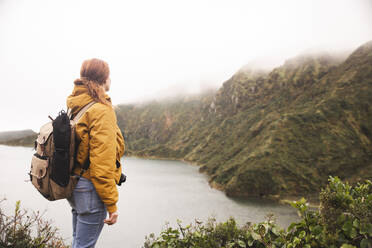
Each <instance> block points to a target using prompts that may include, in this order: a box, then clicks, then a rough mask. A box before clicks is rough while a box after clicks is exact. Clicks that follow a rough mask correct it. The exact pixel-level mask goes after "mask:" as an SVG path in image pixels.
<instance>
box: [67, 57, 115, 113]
mask: <svg viewBox="0 0 372 248" xmlns="http://www.w3.org/2000/svg"><path fill="white" fill-rule="evenodd" d="M109 75H110V69H109V66H108V64H107V63H106V62H105V61H103V60H100V59H96V58H93V59H88V60H85V61H84V62H83V64H82V65H81V69H80V78H78V79H76V80H75V81H74V83H75V84H79V83H81V84H84V85H85V86H87V88H88V91H89V95H90V96H91V97H92V98H93V99H94V100H95V101H97V102H100V103H103V104H106V105H110V106H111V102H110V101H108V100H107V99H106V98H105V90H104V89H103V87H102V86H103V85H104V84H105V83H106V80H107V79H108V77H109Z"/></svg>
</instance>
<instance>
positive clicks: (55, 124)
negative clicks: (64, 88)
mask: <svg viewBox="0 0 372 248" xmlns="http://www.w3.org/2000/svg"><path fill="white" fill-rule="evenodd" d="M94 103H95V102H94V101H93V102H90V103H88V104H87V105H86V106H84V107H83V108H82V109H81V110H80V111H79V112H78V113H77V114H76V116H75V117H73V118H72V115H71V110H70V109H69V110H67V113H66V112H65V111H63V110H62V111H60V112H59V114H58V116H57V117H56V118H55V119H54V120H53V119H52V118H51V117H50V116H49V118H50V119H51V120H52V121H51V122H48V123H46V124H45V125H43V126H42V127H41V128H40V133H39V134H38V137H37V139H36V141H35V150H36V152H35V154H33V156H32V160H31V169H30V172H29V175H30V180H31V182H32V184H33V185H34V186H35V188H36V189H37V190H38V191H39V192H40V194H41V195H42V196H44V197H45V198H46V199H48V200H50V201H54V200H59V199H65V198H70V197H71V195H72V191H73V189H74V187H75V185H76V183H77V181H78V180H79V178H80V177H81V175H82V174H83V172H84V171H85V170H87V169H88V168H83V170H82V171H81V173H80V175H79V176H77V175H73V173H72V172H73V169H74V168H75V167H74V164H75V150H76V147H75V125H76V123H77V122H78V121H79V119H80V118H81V117H82V116H83V114H84V113H85V112H86V111H87V110H88V109H89V108H90V107H91V106H92V105H93V104H94ZM88 166H89V165H88Z"/></svg>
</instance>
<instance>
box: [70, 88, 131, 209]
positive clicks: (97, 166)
mask: <svg viewBox="0 0 372 248" xmlns="http://www.w3.org/2000/svg"><path fill="white" fill-rule="evenodd" d="M105 97H106V99H107V100H109V101H110V102H111V99H110V98H109V97H108V96H107V95H105ZM91 101H93V98H92V97H91V96H90V95H89V94H88V88H87V87H86V86H84V85H75V87H74V90H73V92H72V94H71V95H70V96H68V98H67V107H68V108H69V109H71V111H72V114H73V115H75V114H76V113H77V112H78V111H79V110H80V109H81V108H83V107H84V106H85V105H86V104H88V103H90V102H91ZM76 142H77V144H78V148H77V152H76V162H77V164H76V168H75V170H74V173H75V174H78V175H79V174H80V172H81V168H82V166H83V165H84V164H85V163H90V166H89V169H88V170H87V171H86V172H85V173H84V174H83V175H82V176H83V177H85V178H87V179H89V180H91V182H92V183H93V185H94V187H95V189H96V191H97V193H98V195H99V196H100V198H101V200H102V201H103V203H104V204H105V205H106V208H107V211H108V212H110V213H113V212H116V211H117V207H116V203H117V201H118V198H119V197H118V190H117V188H116V184H117V183H118V182H119V179H120V175H121V166H120V158H121V157H122V156H123V155H124V139H123V136H122V134H121V131H120V129H119V127H118V125H117V120H116V114H115V111H114V109H113V108H112V107H111V106H107V105H105V104H102V103H95V104H94V105H93V106H91V107H90V108H89V109H88V110H87V111H86V112H85V114H84V115H83V116H82V117H81V119H80V120H79V121H78V123H77V124H76ZM118 167H119V168H118Z"/></svg>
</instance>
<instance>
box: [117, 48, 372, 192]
mask: <svg viewBox="0 0 372 248" xmlns="http://www.w3.org/2000/svg"><path fill="white" fill-rule="evenodd" d="M371 95H372V42H368V43H366V44H364V45H363V46H361V47H359V48H358V49H356V50H355V51H354V52H353V53H351V55H350V56H348V57H347V58H344V57H342V56H339V55H335V56H333V55H330V54H327V53H317V54H305V55H300V56H297V57H295V58H292V59H289V60H287V61H286V62H285V63H284V64H283V65H282V66H279V67H276V68H274V69H273V70H271V71H265V70H257V68H253V69H252V68H249V66H244V67H243V68H242V69H241V70H239V71H238V72H237V73H236V74H235V75H233V76H232V77H231V78H230V79H229V80H227V81H226V82H224V84H223V86H222V87H221V88H220V89H219V90H218V91H217V92H213V91H212V92H209V93H206V94H204V95H199V96H194V97H190V98H187V97H184V98H181V99H179V100H174V101H153V102H151V103H148V104H141V105H136V104H131V105H119V106H118V107H117V108H116V111H117V116H118V123H119V126H120V128H121V129H122V131H123V133H124V136H125V140H126V145H127V149H128V150H127V154H128V155H134V156H140V157H153V158H163V159H180V160H186V161H189V162H191V163H195V164H198V165H199V166H200V171H201V172H204V173H206V174H207V175H208V176H209V178H210V183H211V185H213V186H215V187H217V188H219V189H221V190H224V191H225V192H226V193H227V194H228V195H230V196H295V195H304V194H305V195H306V194H307V195H309V194H312V193H315V192H318V191H319V190H320V188H321V187H323V186H324V185H326V183H327V178H328V176H329V175H332V176H339V177H340V178H342V179H345V180H348V181H349V182H351V183H353V182H356V181H358V180H362V179H366V178H369V179H371V178H372V145H371V141H372V107H371V103H372V97H371Z"/></svg>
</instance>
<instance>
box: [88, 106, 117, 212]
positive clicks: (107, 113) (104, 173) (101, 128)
mask: <svg viewBox="0 0 372 248" xmlns="http://www.w3.org/2000/svg"><path fill="white" fill-rule="evenodd" d="M97 105H98V104H97ZM114 120H115V115H114V111H113V110H111V109H109V108H108V107H107V106H104V105H101V106H98V107H97V111H95V115H94V116H92V117H91V122H90V132H89V136H90V140H89V159H90V167H89V170H90V178H91V181H92V183H93V185H94V187H95V189H96V191H97V193H98V195H99V196H100V198H101V200H102V201H103V203H104V204H105V205H106V208H107V211H108V212H109V213H113V212H116V211H117V207H116V202H117V201H118V190H117V188H116V183H115V169H116V164H115V162H116V128H115V127H116V125H115V123H113V122H114Z"/></svg>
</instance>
